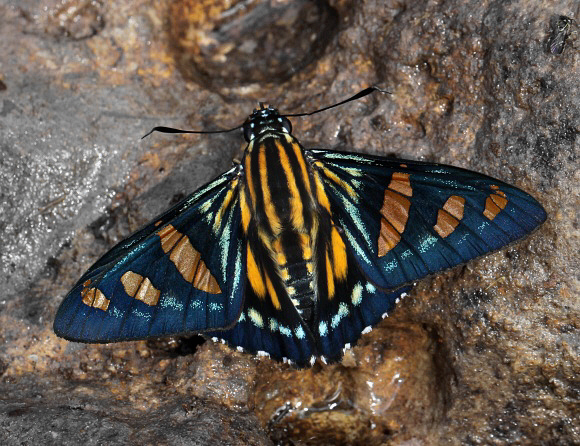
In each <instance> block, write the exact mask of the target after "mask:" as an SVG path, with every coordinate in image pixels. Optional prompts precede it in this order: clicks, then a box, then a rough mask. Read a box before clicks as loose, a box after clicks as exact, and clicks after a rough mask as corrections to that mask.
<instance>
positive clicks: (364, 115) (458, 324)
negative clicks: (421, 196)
mask: <svg viewBox="0 0 580 446" xmlns="http://www.w3.org/2000/svg"><path fill="white" fill-rule="evenodd" d="M190 3H191V2H185V1H184V2H169V1H156V2H153V1H150V0H131V1H128V2H122V3H121V2H104V1H94V0H93V1H89V0H72V1H66V2H61V1H52V0H51V1H48V0H43V1H41V2H36V1H35V2H33V1H18V2H15V1H8V0H3V1H0V17H2V18H1V19H0V23H1V26H0V37H1V39H2V42H3V44H2V45H1V46H0V62H1V65H0V191H1V192H0V196H1V200H0V234H1V237H0V284H1V286H0V289H1V290H2V291H0V327H1V328H0V443H2V444H26V443H34V442H38V443H41V444H81V443H87V444H93V443H94V444H104V443H106V444H154V443H156V444H200V445H205V444H272V443H276V444H366V445H372V444H426V445H427V444H514V443H517V444H577V443H580V429H579V428H578V419H577V413H578V410H579V401H578V400H579V396H580V395H579V393H580V392H579V389H580V386H579V384H580V383H579V380H578V376H579V372H580V365H579V364H580V361H579V351H580V348H579V336H578V327H579V320H578V314H579V312H578V310H579V307H580V304H579V295H580V292H579V291H580V290H579V286H578V272H579V271H578V248H579V240H578V225H579V221H578V209H579V207H580V200H579V194H580V190H579V188H578V184H579V180H580V177H579V176H578V172H579V169H578V151H579V141H578V133H579V129H580V91H579V86H580V52H579V50H578V49H579V43H578V42H579V40H578V28H577V25H576V22H577V20H578V17H577V14H578V8H577V4H576V3H575V2H571V1H570V2H566V1H564V2H561V1H559V2H522V1H520V2H515V3H514V2H512V3H509V4H507V3H505V2H500V1H496V2H488V3H483V4H479V5H473V4H470V5H466V4H464V3H463V2H445V3H436V2H424V3H417V2H403V3H401V2H373V1H369V2H364V3H360V2H350V1H340V0H339V1H334V2H321V3H320V4H319V5H316V7H313V6H312V5H310V4H308V3H309V2H297V3H299V5H298V6H294V7H295V8H298V9H297V11H298V12H294V13H289V12H287V13H286V14H287V15H285V16H284V17H285V19H284V20H282V21H281V22H280V26H281V29H287V33H289V34H287V35H285V39H288V40H280V42H286V43H285V44H284V46H283V47H279V46H276V45H275V44H274V43H276V41H275V40H272V36H275V30H276V27H275V26H274V25H275V24H276V23H277V22H275V21H274V22H273V23H274V25H272V23H271V22H269V24H268V27H271V28H267V27H264V28H263V30H266V29H272V30H273V31H269V32H270V34H268V32H266V31H265V32H266V34H264V36H260V35H258V36H257V37H256V35H254V36H248V41H252V39H253V41H256V40H258V41H259V40H260V39H263V40H264V41H265V42H270V43H271V45H269V46H268V49H269V52H262V53H259V54H258V55H256V54H255V53H254V52H252V51H250V54H251V55H252V57H248V56H247V55H246V54H247V53H244V51H245V50H247V49H248V48H249V47H250V46H251V45H248V44H246V46H245V47H243V48H237V47H236V42H227V39H226V40H225V41H223V42H222V41H220V42H219V45H218V47H219V48H230V47H231V45H232V44H233V45H234V47H233V48H234V49H230V50H228V51H222V52H221V53H220V57H219V58H217V59H213V60H212V59H211V57H209V56H208V54H210V53H211V52H207V51H206V52H205V53H204V52H203V51H201V52H197V53H196V52H195V51H194V52H193V55H194V56H195V58H194V59H195V60H194V61H195V63H196V64H198V67H197V68H196V70H197V71H196V73H198V74H199V73H211V74H210V75H209V77H210V78H211V82H209V83H208V82H207V79H208V77H207V75H206V74H203V75H200V76H198V77H196V75H191V76H190V77H188V76H187V73H186V72H185V71H184V70H183V59H179V57H181V56H179V54H182V53H179V51H176V43H175V39H176V34H172V32H174V30H173V28H172V27H171V26H169V24H172V23H175V22H174V20H176V16H175V11H181V10H183V8H187V7H189V6H188V5H190ZM198 3H199V5H202V6H203V9H202V10H200V11H201V12H200V13H199V14H197V15H195V14H193V15H191V17H192V18H195V19H196V20H199V21H198V22H196V23H199V24H200V25H199V26H200V27H201V28H202V31H203V33H201V34H196V35H195V37H196V38H197V39H198V40H197V41H196V42H197V43H198V44H199V45H201V46H200V47H199V48H201V49H202V50H204V49H205V50H207V49H208V48H209V49H211V48H213V47H212V46H211V45H209V44H211V42H209V44H208V41H207V36H212V35H214V34H212V33H215V32H218V31H223V30H226V31H229V32H232V33H233V34H227V33H225V34H219V35H220V36H223V35H230V36H240V35H242V34H240V33H239V32H240V30H243V27H242V28H240V26H241V25H240V23H241V24H244V23H245V24H247V23H253V22H252V20H255V17H256V16H255V15H253V14H257V13H256V11H259V10H260V8H268V7H271V6H269V5H270V2H263V3H264V5H265V6H264V5H262V2H251V3H252V5H251V8H250V7H248V8H247V11H246V10H245V9H244V4H245V3H247V2H231V3H228V5H225V2H219V1H215V2H211V1H204V2H198ZM279 6H280V8H284V7H285V8H289V9H285V11H288V10H290V9H291V8H292V6H290V5H286V4H284V2H280V5H279ZM180 8H182V9H180ZM300 8H303V9H300ZM308 8H313V9H312V11H314V12H310V13H308V14H307V15H306V16H304V17H306V18H307V19H308V20H306V18H305V19H300V26H301V27H302V28H299V29H298V30H296V29H295V28H294V26H298V25H296V23H298V22H296V21H295V20H297V19H296V17H299V18H301V17H303V16H301V15H300V14H301V12H300V11H304V10H308V11H310V9H308ZM317 8H318V9H317ZM321 8H322V9H321ZM316 11H318V12H316ZM320 11H327V13H320ZM328 11H330V12H328ZM319 13H320V14H329V15H327V16H324V17H326V18H324V19H320V18H319V17H322V16H317V15H316V14H319ZM245 14H247V16H246V15H245ZM560 16H566V17H570V18H571V19H573V20H574V19H575V20H576V21H572V22H570V27H569V30H568V31H567V37H566V40H565V42H564V44H563V45H562V51H561V52H560V53H554V52H551V51H550V50H549V48H550V42H551V40H550V39H553V36H554V30H553V26H554V24H555V23H558V18H559V17H560ZM329 17H330V18H329ZM332 17H335V18H336V22H333V21H332V20H333V19H331V18H332ZM200 18H201V19H202V20H201V19H200ZM179 19H187V15H186V14H181V16H179ZM318 20H322V21H323V23H321V24H318V22H317V21H318ZM323 25H324V26H323ZM182 26H183V28H179V30H183V29H186V30H187V29H190V30H191V29H194V30H195V29H197V28H196V26H197V25H195V26H193V28H191V27H190V28H188V26H187V24H182ZM284 26H286V27H289V28H284ZM325 26H326V27H327V28H325ZM288 30H289V31H288ZM175 32H177V28H176V29H175ZM291 32H296V33H297V34H296V36H297V37H296V38H290V37H289V36H292V34H291ZM190 33H191V31H190ZM236 33H237V34H236ZM185 34H187V32H185ZM304 34H308V35H309V36H310V37H309V38H310V39H312V40H311V41H312V42H318V41H317V39H319V38H322V37H327V40H326V41H324V42H322V43H320V44H319V43H316V45H315V46H316V48H312V51H311V54H308V55H305V54H303V53H304V47H303V45H305V43H304V42H307V41H308V39H302V37H303V36H304ZM326 34H328V35H326ZM179 36H181V34H179ZM200 36H201V37H200ZM203 36H206V38H204V37H203ZM317 36H318V37H317ZM220 38H222V37H220ZM236 39H237V37H236ZM268 39H270V40H268ZM194 41H195V40H194ZM206 44H208V45H209V46H204V45H206ZM228 44H229V46H228ZM292 44H295V46H293V47H291V48H288V47H289V46H291V45H292ZM244 48H245V49H244ZM196 51H197V50H196ZM289 54H290V55H291V57H290V56H288V55H289ZM210 55H211V54H210ZM178 56H179V57H178ZM208 57H209V59H208ZM292 57H294V59H292ZM178 59H179V60H178ZM253 59H256V60H255V63H253V62H252V60H253ZM288 60H290V61H291V63H290V64H289V65H284V63H286V62H287V61H288ZM269 61H271V63H269ZM242 66H243V67H244V70H245V71H246V72H247V71H252V70H254V71H256V73H246V74H247V75H244V76H240V77H238V78H236V79H234V80H235V81H232V83H231V84H228V82H227V81H226V80H227V79H228V77H230V76H233V74H232V73H233V72H234V71H235V69H236V67H242ZM252 67H254V68H252ZM268 67H271V68H272V71H268ZM289 67H290V68H289ZM258 71H259V73H257V72H258ZM370 84H377V85H381V86H384V87H386V88H388V89H389V90H390V91H391V92H392V94H391V95H388V96H387V95H374V96H371V97H368V98H366V99H364V100H361V101H358V102H356V103H352V104H349V105H348V106H344V107H341V108H338V109H335V110H333V111H332V112H328V113H321V114H318V115H315V116H312V117H309V118H307V119H305V118H302V119H296V120H294V121H293V125H294V134H295V135H296V136H297V137H298V138H299V139H300V140H301V141H302V143H303V144H304V145H305V146H307V147H324V148H334V149H344V150H353V151H361V152H365V153H373V154H382V155H395V156H397V157H401V158H410V159H420V160H426V161H433V162H441V163H448V164H453V165H456V166H460V167H465V168H469V169H472V170H477V171H480V172H483V173H486V174H489V175H492V176H495V177H497V178H499V179H501V180H504V181H507V182H509V183H512V184H515V185H517V186H519V187H521V188H523V189H525V190H526V191H528V192H529V193H531V194H532V195H534V196H535V197H536V198H537V199H538V200H539V201H540V202H541V203H542V204H543V205H544V206H545V208H546V210H547V212H548V215H549V217H548V221H547V222H546V223H545V224H544V225H543V226H542V227H540V228H539V230H537V231H536V232H535V233H534V234H533V235H531V236H530V237H529V238H527V239H525V240H523V241H520V242H518V243H515V244H513V245H511V246H509V247H506V248H504V249H502V250H500V251H499V252H497V253H494V254H491V255H488V256H485V257H483V258H480V259H477V260H475V261H472V262H469V263H468V264H466V265H463V266H459V267H456V268H454V269H452V270H450V271H448V272H446V273H443V274H440V275H437V276H434V277H429V278H426V279H424V280H422V281H420V282H419V283H418V284H417V286H416V287H415V288H414V290H413V292H412V293H411V295H410V296H408V297H407V298H405V300H403V301H402V302H401V303H400V304H399V306H398V308H397V309H396V311H395V312H394V313H393V314H392V315H390V316H389V317H388V318H386V319H385V320H384V321H383V322H381V323H380V324H379V325H378V326H377V327H375V328H374V329H373V331H371V332H370V333H369V334H367V335H364V336H363V337H362V338H361V340H360V341H359V343H358V345H357V346H356V347H355V348H353V349H352V350H351V351H349V352H348V353H347V355H346V356H345V358H344V360H343V361H342V363H340V364H334V365H324V364H321V363H317V364H315V366H314V367H313V368H310V369H306V370H295V369H293V368H291V367H289V366H287V365H283V364H278V363H275V362H272V361H270V360H268V359H261V360H260V359H257V358H254V357H252V356H250V355H246V354H244V353H239V352H235V351H233V350H232V349H229V348H228V347H226V346H223V345H221V344H214V343H212V342H205V343H204V342H203V341H202V340H201V339H200V338H198V337H194V338H192V339H168V340H167V339H166V340H159V341H155V342H154V341H149V342H133V343H120V344H110V345H82V344H75V343H69V342H67V341H64V340H61V339H58V338H57V337H56V336H55V335H54V334H53V333H52V328H51V326H52V321H53V318H54V314H55V312H56V309H57V308H58V305H59V303H60V302H61V299H62V297H63V296H64V295H65V294H66V292H67V291H68V290H69V288H70V287H71V286H72V285H73V284H74V283H75V281H76V280H77V279H78V278H79V277H80V275H81V274H82V273H83V272H84V270H86V269H87V268H88V267H89V266H90V265H91V264H92V262H94V261H95V260H96V259H97V258H98V257H99V256H100V255H102V254H103V253H104V252H105V251H106V250H107V249H108V248H110V247H111V246H112V245H113V244H115V243H116V242H117V241H119V240H120V239H122V238H123V237H125V236H127V235H129V233H130V232H131V231H132V230H135V229H137V228H138V227H139V226H140V225H141V224H143V223H145V222H146V221H148V220H149V219H150V218H152V217H154V216H155V215H156V214H157V213H158V212H160V211H162V210H163V209H165V208H166V207H168V206H169V205H170V204H171V203H173V202H176V201H178V200H179V199H180V198H182V197H184V196H186V195H187V194H188V193H190V192H192V191H193V190H195V189H196V188H197V187H199V186H201V185H202V184H204V183H205V182H207V181H209V180H211V179H212V178H213V177H214V176H216V175H217V174H219V173H221V172H222V171H224V170H226V169H227V168H228V167H229V166H230V165H231V162H232V160H234V159H239V157H240V154H241V152H240V150H241V149H240V147H241V146H242V138H241V136H240V135H237V134H226V135H219V136H208V135H205V136H202V137H200V136H190V135H178V136H171V135H162V136H159V135H156V136H153V137H149V138H148V139H146V140H145V141H144V142H140V141H139V138H140V137H141V136H142V135H143V134H144V133H146V132H147V131H148V130H149V129H150V128H151V127H153V126H155V125H173V126H176V127H181V128H183V127H188V128H196V129H215V128H231V127H234V126H236V125H238V124H240V123H241V122H243V120H244V119H245V117H246V115H247V114H248V113H249V112H251V110H252V109H253V108H255V107H256V104H257V101H268V102H269V103H271V104H273V105H276V106H277V107H279V108H280V109H281V110H283V111H287V112H296V111H304V110H313V109H316V108H317V107H320V106H324V105H327V104H330V103H332V102H336V101H338V100H340V99H343V98H344V97H347V96H348V95H350V94H353V93H354V92H356V91H358V90H359V89H360V88H362V87H365V86H367V85H370Z"/></svg>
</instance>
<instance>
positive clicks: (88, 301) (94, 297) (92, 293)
mask: <svg viewBox="0 0 580 446" xmlns="http://www.w3.org/2000/svg"><path fill="white" fill-rule="evenodd" d="M90 284H91V281H90V280H87V281H86V282H85V283H83V287H84V288H83V289H82V290H81V297H82V298H83V303H84V304H85V305H88V306H89V307H94V308H98V309H99V310H103V311H107V309H108V308H109V302H110V301H109V299H107V298H106V297H105V295H104V294H103V292H102V291H101V290H99V289H97V288H89V285H90Z"/></svg>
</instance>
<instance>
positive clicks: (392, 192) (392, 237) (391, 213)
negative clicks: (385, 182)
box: [377, 172, 413, 257]
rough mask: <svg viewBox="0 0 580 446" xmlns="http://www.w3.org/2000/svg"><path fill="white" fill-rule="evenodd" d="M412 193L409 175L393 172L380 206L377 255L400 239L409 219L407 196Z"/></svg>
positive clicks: (409, 202) (381, 255) (409, 205)
mask: <svg viewBox="0 0 580 446" xmlns="http://www.w3.org/2000/svg"><path fill="white" fill-rule="evenodd" d="M412 195H413V188H412V187H411V180H410V175H409V174H408V173H402V172H395V173H393V175H392V176H391V182H390V183H389V186H388V187H387V189H385V196H384V198H383V207H382V208H381V211H380V212H381V216H382V217H381V229H380V232H379V238H378V240H377V243H378V256H379V257H383V256H384V255H386V254H387V253H388V252H389V251H390V250H391V249H393V248H394V247H395V246H397V244H398V243H399V242H400V241H401V234H402V233H403V231H404V230H405V226H406V225H407V220H408V219H409V209H410V207H411V201H410V200H409V199H408V198H407V197H411V196H412Z"/></svg>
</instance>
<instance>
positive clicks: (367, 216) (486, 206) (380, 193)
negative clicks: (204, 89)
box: [307, 150, 546, 289]
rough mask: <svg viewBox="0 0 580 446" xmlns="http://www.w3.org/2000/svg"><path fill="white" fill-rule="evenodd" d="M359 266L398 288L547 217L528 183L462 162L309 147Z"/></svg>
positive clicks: (487, 249) (496, 244)
mask: <svg viewBox="0 0 580 446" xmlns="http://www.w3.org/2000/svg"><path fill="white" fill-rule="evenodd" d="M307 156H308V158H309V159H310V162H311V164H312V166H313V168H314V169H315V171H316V172H317V173H318V174H319V175H320V177H321V178H322V181H323V184H324V189H325V191H326V193H327V194H328V197H329V200H330V206H331V210H332V214H333V219H334V221H335V223H336V224H337V225H339V226H340V227H341V229H342V231H343V233H344V235H345V237H344V239H345V242H346V244H347V245H348V247H349V248H350V250H351V252H352V254H353V255H354V257H355V258H356V261H357V264H358V266H359V267H360V268H361V270H362V271H363V273H364V275H365V276H366V277H368V279H369V281H370V282H371V283H372V284H373V285H375V286H377V287H379V288H381V289H394V288H396V287H398V286H401V285H402V284H406V283H410V282H412V281H414V280H416V279H419V278H421V277H424V276H426V275H428V274H430V273H435V272H437V271H440V270H443V269H445V268H450V267H453V266H455V265H457V264H460V263H463V262H466V261H468V260H470V259H473V258H474V257H477V256H480V255H482V254H485V253H487V252H490V251H493V250H496V249H499V248H501V247H502V246H505V245H507V244H509V243H511V242H513V241H514V240H517V239H519V238H521V237H523V236H525V235H526V234H528V233H530V232H531V231H533V230H534V229H535V228H536V227H538V226H539V225H540V224H541V223H542V222H544V221H545V219H546V213H545V211H544V209H543V208H542V206H541V205H540V204H539V203H538V202H537V201H536V200H535V199H534V198H532V197H531V196H530V195H528V194H527V193H525V192H523V191H522V190H520V189H518V188H515V187H513V186H510V185H508V184H506V183H503V182H501V181H499V180H496V179H494V178H491V177H488V176H485V175H482V174H478V173H475V172H471V171H468V170H464V169H460V168H457V167H451V166H445V165H437V164H431V163H422V162H417V161H406V160H392V159H386V158H381V157H373V156H368V155H359V154H354V153H342V152H334V151H327V150H308V151H307Z"/></svg>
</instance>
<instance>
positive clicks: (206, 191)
mask: <svg viewBox="0 0 580 446" xmlns="http://www.w3.org/2000/svg"><path fill="white" fill-rule="evenodd" d="M375 90H377V88H376V87H370V88H367V89H365V90H363V91H361V92H360V93H359V94H357V95H355V96H353V97H352V98H349V99H347V100H345V101H342V102H340V103H338V104H335V105H340V104H342V103H344V102H347V101H349V100H353V99H358V98H359V97H362V96H365V95H367V94H369V93H371V92H373V91H375ZM331 107H332V106H331ZM327 108H330V107H326V108H324V109H321V110H318V111H322V110H326V109H327ZM313 113H314V112H313ZM305 114H312V113H305ZM301 115H302V114H297V115H282V114H280V113H279V112H278V110H276V109H275V108H272V107H264V106H263V105H262V106H261V108H260V109H257V110H254V112H253V113H252V114H251V115H250V116H249V117H248V119H247V120H246V122H245V123H244V124H243V125H242V126H240V127H242V128H243V134H244V137H245V139H246V141H247V147H246V149H245V152H244V155H243V158H242V160H241V162H240V163H239V164H237V165H234V166H233V167H232V168H231V169H230V170H228V171H227V172H225V173H224V174H222V175H220V176H218V177H217V178H216V179H214V180H213V181H211V182H210V183H208V184H206V185H205V186H203V187H202V188H200V189H199V190H197V191H196V192H194V193H193V194H191V195H190V196H188V197H187V198H185V199H184V200H183V201H181V202H180V203H178V204H176V205H175V206H173V207H172V208H171V209H169V210H167V211H166V212H164V213H163V214H161V215H159V216H158V217H156V218H154V219H153V220H152V221H151V222H150V223H149V224H147V225H146V226H145V227H143V228H142V229H140V230H138V231H137V232H135V233H134V234H133V235H131V236H130V237H129V238H127V239H126V240H124V241H122V242H120V243H119V244H117V245H116V246H115V247H113V248H112V249H111V250H110V251H109V252H107V253H106V254H105V255H103V256H102V257H101V258H100V259H99V260H98V261H97V262H96V263H95V264H94V265H93V266H92V267H91V268H89V270H88V271H87V272H86V273H85V274H84V275H83V276H82V277H81V278H80V280H79V281H78V283H77V284H76V285H75V286H74V288H73V289H72V290H71V291H70V292H69V293H68V295H67V296H66V297H65V299H64V301H63V302H62V304H61V306H60V308H59V310H58V312H57V315H56V319H55V322H54V331H55V332H56V334H57V335H58V336H61V337H63V338H66V339H69V340H71V341H77V342H101V343H103V342H116V341H126V340H136V339H146V338H151V337H159V336H167V335H183V334H191V333H201V334H204V335H206V336H208V337H212V338H219V339H221V340H223V341H224V342H227V343H228V344H229V345H231V346H235V347H237V348H238V349H239V350H244V351H247V352H252V353H255V354H258V355H266V356H270V357H272V358H274V359H277V360H284V361H289V362H291V363H294V364H296V365H297V366H299V367H303V366H308V365H309V364H313V363H314V361H315V360H316V359H317V358H320V359H322V360H323V361H325V362H335V361H339V360H340V359H341V357H342V355H343V353H344V351H345V350H346V349H348V348H349V347H350V346H352V345H354V344H355V343H356V342H357V340H358V339H359V338H360V336H361V334H364V333H366V332H367V331H369V330H370V329H371V328H372V327H373V326H374V325H375V324H377V323H378V322H379V321H380V320H381V319H382V318H384V317H385V316H386V315H388V314H389V313H390V312H391V311H392V310H393V308H394V306H395V304H396V303H397V302H398V300H399V299H401V298H402V297H404V296H405V294H406V293H408V292H409V290H410V288H411V286H412V284H413V283H414V282H415V281H417V280H418V279H420V278H422V277H425V276H427V275H429V274H432V273H436V272H438V271H441V270H444V269H446V268H451V267H453V266H455V265H458V264H461V263H464V262H466V261H468V260H470V259H473V258H475V257H478V256H481V255H483V254H485V253H488V252H490V251H494V250H497V249H499V248H501V247H503V246H505V245H507V244H509V243H511V242H513V241H514V240H517V239H519V238H521V237H523V236H525V235H526V234H528V233H530V232H531V231H533V230H534V229H535V228H537V227H538V226H539V225H540V224H541V223H542V222H544V221H545V219H546V213H545V211H544V209H543V208H542V206H541V205H540V204H539V203H538V202H537V201H536V200H535V199H534V198H532V197H531V196H530V195H528V194H527V193H525V192H523V191H522V190H520V189H518V188H516V187H513V186H510V185H508V184H506V183H504V182H502V181H499V180H497V179H494V178H491V177H488V176H485V175H482V174H479V173H475V172H471V171H468V170H464V169H460V168H457V167H452V166H446V165H440V164H433V163H426V162H419V161H410V160H400V159H389V158H383V157H378V156H370V155H363V154H359V153H346V152H338V151H332V150H320V149H306V148H304V147H303V146H302V145H301V144H300V142H299V141H298V139H296V137H294V136H293V135H292V127H291V124H290V121H289V119H288V117H290V116H301ZM154 130H159V131H165V132H179V131H180V130H176V129H168V128H165V127H157V128H155V129H154ZM189 132H190V133H198V132H193V131H189Z"/></svg>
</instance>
